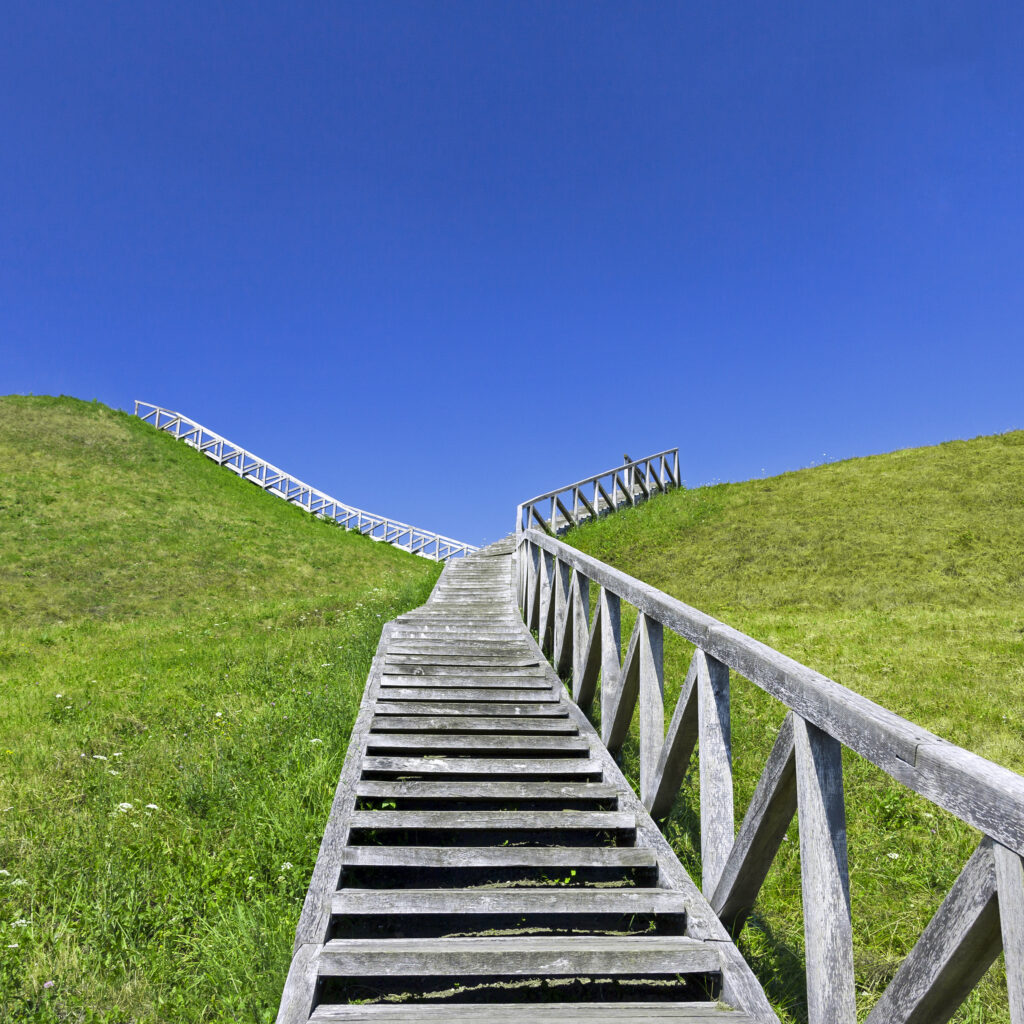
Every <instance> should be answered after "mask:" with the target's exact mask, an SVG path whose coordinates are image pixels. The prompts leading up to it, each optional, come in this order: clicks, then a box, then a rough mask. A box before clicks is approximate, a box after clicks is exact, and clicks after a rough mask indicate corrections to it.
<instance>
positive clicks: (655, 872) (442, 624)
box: [278, 541, 777, 1024]
mask: <svg viewBox="0 0 1024 1024" xmlns="http://www.w3.org/2000/svg"><path fill="white" fill-rule="evenodd" d="M512 561H513V547H512V543H511V541H505V542H501V543H499V544H496V545H492V546H491V547H490V548H487V549H485V550H484V551H482V552H479V553H478V554H475V555H473V556H471V557H469V558H466V559H463V560H459V561H457V562H450V563H448V565H447V566H446V568H445V571H444V574H443V575H442V577H441V579H440V581H439V583H438V585H437V587H436V588H435V590H434V593H433V594H432V596H431V599H430V601H429V602H428V603H427V604H426V605H424V606H423V607H422V608H420V609H418V610H416V611H414V612H412V613H410V614H407V615H403V616H401V617H400V618H398V619H396V620H395V621H394V622H392V623H389V624H388V625H387V626H386V627H385V629H384V633H383V636H382V638H381V643H380V647H379V649H378V652H377V657H376V659H375V661H374V665H373V669H372V671H371V674H370V678H369V682H368V684H367V688H366V692H365V695H364V698H363V703H362V707H361V710H360V714H359V718H358V720H357V722H356V726H355V728H354V730H353V734H352V739H351V743H350V746H349V750H348V755H347V758H346V762H345V765H344V768H343V770H342V775H341V780H340V783H339V787H338V792H337V796H336V797H335V802H334V806H333V808H332V811H331V815H330V818H329V821H328V825H327V829H326V832H325V835H324V840H323V844H322V846H321V850H320V855H319V858H318V860H317V864H316V868H315V870H314V874H313V879H312V882H311V885H310V889H309V893H308V895H307V899H306V903H305V906H304V908H303V913H302V918H301V920H300V923H299V927H298V931H297V935H296V944H295V956H294V959H293V962H292V967H291V970H290V972H289V975H288V981H287V985H286V988H285V992H284V996H283V998H282V1003H281V1009H280V1013H279V1016H278V1022H279V1024H294V1022H306V1021H346V1022H355V1021H380V1022H384V1021H394V1022H398V1021H409V1022H411V1021H455V1022H463V1021H465V1022H470V1021H473V1022H484V1021H504V1020H509V1021H519V1020H522V1021H526V1020H529V1021H530V1022H531V1024H548V1022H550V1024H554V1022H555V1021H558V1022H562V1021H566V1020H570V1021H571V1020H588V1021H596V1022H599V1021H629V1022H633V1024H639V1022H642V1021H688V1022H691V1024H696V1022H711V1021H730V1022H736V1024H743V1022H752V1021H758V1022H760V1021H776V1020H777V1018H776V1017H775V1015H774V1014H773V1013H772V1011H771V1009H770V1008H769V1006H768V1003H767V1001H766V999H765V997H764V994H763V992H762V990H761V988H760V986H759V985H758V983H757V982H756V980H755V979H754V977H753V975H752V974H751V972H750V970H749V968H748V967H747V965H746V964H745V963H744V961H743V960H742V958H741V957H740V955H739V952H738V951H737V950H736V947H735V946H734V945H733V943H732V941H731V940H730V938H729V936H728V935H727V933H726V932H725V930H724V928H723V927H722V925H721V924H720V923H719V921H718V919H717V917H716V916H715V915H714V913H713V912H712V910H711V908H710V907H709V905H708V903H707V902H706V900H705V899H704V897H703V896H702V895H701V893H700V892H699V890H698V889H697V887H696V886H695V885H694V883H693V882H692V880H691V879H690V877H689V876H688V875H687V873H686V872H685V870H684V869H683V867H682V866H681V865H680V863H679V861H678V860H677V859H676V857H675V856H674V854H673V853H672V851H671V849H670V847H669V846H668V844H667V843H666V842H665V840H664V839H663V838H662V836H661V834H660V832H659V831H658V829H657V827H656V826H655V824H654V822H653V821H652V820H651V818H650V816H649V815H648V814H647V812H646V811H645V810H644V808H643V806H642V804H641V803H640V802H639V800H638V799H637V797H636V796H635V794H634V793H633V790H632V789H631V788H630V786H629V784H628V783H627V782H626V780H625V779H624V777H623V776H622V774H621V772H620V771H619V769H618V767H617V766H616V765H615V762H614V761H613V759H612V758H611V756H610V755H609V754H608V751H607V749H606V748H605V747H604V745H603V744H602V742H601V738H600V737H599V736H598V734H597V733H596V732H595V731H594V729H593V727H592V726H591V725H590V724H589V722H588V721H587V720H586V718H585V717H584V715H583V713H582V712H581V711H580V710H579V708H578V707H577V706H576V705H575V704H574V703H573V702H572V701H571V700H570V699H568V698H567V695H566V692H565V689H564V687H563V685H562V683H561V681H560V680H559V679H558V677H557V676H556V675H555V674H554V672H553V671H552V669H551V668H550V667H549V666H548V664H547V662H546V660H545V659H544V657H543V655H542V654H541V652H540V650H539V648H538V647H537V645H536V643H535V642H534V639H533V637H532V636H531V635H530V633H529V632H528V631H527V630H526V628H525V626H524V625H523V623H522V620H521V618H520V616H519V614H518V612H517V608H516V603H515V594H514V589H513V580H514V579H515V578H516V577H515V573H514V572H513V565H512Z"/></svg>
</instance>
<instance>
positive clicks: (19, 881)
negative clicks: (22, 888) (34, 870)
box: [11, 878, 28, 885]
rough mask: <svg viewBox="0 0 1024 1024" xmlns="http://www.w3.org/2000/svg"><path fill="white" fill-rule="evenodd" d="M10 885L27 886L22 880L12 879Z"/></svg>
mask: <svg viewBox="0 0 1024 1024" xmlns="http://www.w3.org/2000/svg"><path fill="white" fill-rule="evenodd" d="M11 885H28V882H26V881H25V879H24V878H12V879H11Z"/></svg>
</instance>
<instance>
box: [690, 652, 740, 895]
mask: <svg viewBox="0 0 1024 1024" xmlns="http://www.w3.org/2000/svg"><path fill="white" fill-rule="evenodd" d="M697 708H698V716H697V718H698V729H699V741H698V750H697V754H698V759H699V762H700V854H701V890H702V891H703V893H704V895H705V896H706V897H707V898H708V899H710V898H711V896H712V894H713V893H714V891H715V888H716V887H717V885H718V881H719V879H720V878H721V877H722V871H723V870H724V868H725V864H726V861H727V860H728V859H729V851H730V850H731V849H732V845H733V843H734V842H735V839H736V833H735V828H736V817H735V814H736V811H735V805H734V803H733V792H732V728H731V725H730V719H729V669H728V667H727V666H726V665H723V664H722V663H721V662H720V661H717V660H716V659H715V658H709V657H708V656H707V655H705V656H704V657H703V658H702V659H700V660H699V661H698V662H697Z"/></svg>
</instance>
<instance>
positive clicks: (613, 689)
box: [600, 587, 622, 743]
mask: <svg viewBox="0 0 1024 1024" xmlns="http://www.w3.org/2000/svg"><path fill="white" fill-rule="evenodd" d="M619 613H620V604H619V598H618V597H617V596H616V595H615V594H613V593H611V592H610V591H609V590H608V588H607V587H602V588H601V623H600V627H601V739H602V740H603V741H604V742H605V743H607V742H608V736H609V734H610V730H611V725H612V709H613V708H614V707H615V698H616V696H617V695H618V692H619V685H620V678H619V677H620V676H621V674H622V633H621V624H620V621H619Z"/></svg>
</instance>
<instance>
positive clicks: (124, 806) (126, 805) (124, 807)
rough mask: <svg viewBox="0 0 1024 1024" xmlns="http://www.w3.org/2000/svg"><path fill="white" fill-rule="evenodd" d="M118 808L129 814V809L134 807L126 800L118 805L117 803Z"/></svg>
mask: <svg viewBox="0 0 1024 1024" xmlns="http://www.w3.org/2000/svg"><path fill="white" fill-rule="evenodd" d="M117 809H118V810H119V811H120V812H121V813H122V814H127V813H128V812H129V811H130V810H131V809H132V805H131V804H130V803H128V802H127V801H125V802H124V803H122V804H118V805H117Z"/></svg>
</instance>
